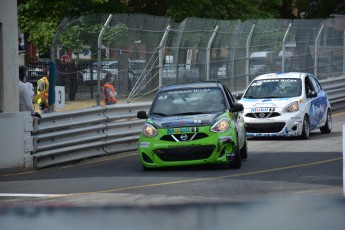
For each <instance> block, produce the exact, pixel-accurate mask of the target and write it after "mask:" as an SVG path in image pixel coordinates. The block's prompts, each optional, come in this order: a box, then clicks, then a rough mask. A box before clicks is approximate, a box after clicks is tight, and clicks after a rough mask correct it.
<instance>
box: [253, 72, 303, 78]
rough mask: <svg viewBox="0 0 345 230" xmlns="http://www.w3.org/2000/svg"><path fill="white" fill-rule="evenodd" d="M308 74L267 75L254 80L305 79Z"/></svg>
mask: <svg viewBox="0 0 345 230" xmlns="http://www.w3.org/2000/svg"><path fill="white" fill-rule="evenodd" d="M306 75H307V74H306V73H302V72H287V73H267V74H262V75H259V76H257V77H256V78H255V79H254V80H263V79H270V78H299V79H301V78H303V77H305V76H306Z"/></svg>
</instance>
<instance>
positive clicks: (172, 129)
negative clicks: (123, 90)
mask: <svg viewBox="0 0 345 230" xmlns="http://www.w3.org/2000/svg"><path fill="white" fill-rule="evenodd" d="M242 111H243V106H242V105H241V104H239V103H235V100H234V98H233V96H232V95H231V93H230V91H229V90H228V89H227V87H226V86H225V85H223V84H222V83H220V82H198V83H188V84H176V85H170V86H165V87H163V88H161V89H160V90H159V91H158V92H157V94H156V96H155V99H154V100H153V103H152V106H151V108H150V111H149V113H148V114H146V111H139V112H138V114H137V117H138V118H141V119H146V122H145V124H144V127H143V129H142V132H141V134H140V137H139V141H138V152H139V155H140V161H141V163H142V165H143V167H144V168H157V167H166V166H182V165H197V164H221V163H225V164H228V166H229V167H230V168H239V167H241V160H242V159H246V158H247V138H246V132H245V128H244V119H243V114H242Z"/></svg>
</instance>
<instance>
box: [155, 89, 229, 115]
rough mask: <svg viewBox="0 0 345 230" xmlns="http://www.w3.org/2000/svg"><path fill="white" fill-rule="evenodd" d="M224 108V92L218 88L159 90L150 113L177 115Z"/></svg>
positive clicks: (216, 110)
mask: <svg viewBox="0 0 345 230" xmlns="http://www.w3.org/2000/svg"><path fill="white" fill-rule="evenodd" d="M225 110H226V105H225V99H224V94H223V93H222V91H221V90H220V89H219V88H198V89H195V88H193V89H179V90H172V91H163V92H160V93H159V94H158V95H157V96H156V98H155V100H154V102H153V104H152V108H151V114H153V115H159V116H177V115H193V114H205V113H216V112H221V111H225Z"/></svg>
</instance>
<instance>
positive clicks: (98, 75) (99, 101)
mask: <svg viewBox="0 0 345 230" xmlns="http://www.w3.org/2000/svg"><path fill="white" fill-rule="evenodd" d="M112 18H113V15H112V14H109V16H108V19H107V21H106V22H105V23H104V25H103V27H102V29H101V32H100V33H99V35H98V42H97V44H98V53H97V96H96V97H97V106H99V105H100V104H101V74H100V71H101V58H102V56H101V54H102V37H103V34H104V32H105V29H106V28H107V26H108V25H109V23H110V20H111V19H112ZM91 71H92V70H91Z"/></svg>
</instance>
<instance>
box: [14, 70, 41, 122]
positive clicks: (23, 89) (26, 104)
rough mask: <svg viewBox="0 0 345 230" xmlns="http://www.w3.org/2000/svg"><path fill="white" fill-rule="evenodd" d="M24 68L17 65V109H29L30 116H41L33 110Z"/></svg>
mask: <svg viewBox="0 0 345 230" xmlns="http://www.w3.org/2000/svg"><path fill="white" fill-rule="evenodd" d="M25 82H26V68H25V67H24V66H20V67H19V111H30V112H31V115H32V116H36V117H39V118H40V117H41V115H40V114H39V113H37V112H35V109H34V106H33V104H32V98H33V95H32V93H31V92H30V89H29V87H28V86H27V85H26V83H25Z"/></svg>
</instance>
